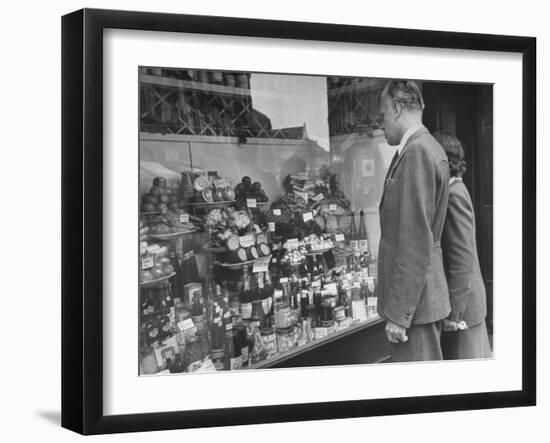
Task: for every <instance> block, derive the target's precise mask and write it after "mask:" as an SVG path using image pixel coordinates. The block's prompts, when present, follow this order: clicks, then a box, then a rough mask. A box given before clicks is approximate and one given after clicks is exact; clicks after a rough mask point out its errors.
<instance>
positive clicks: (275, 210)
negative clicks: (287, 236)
mask: <svg viewBox="0 0 550 443" xmlns="http://www.w3.org/2000/svg"><path fill="white" fill-rule="evenodd" d="M273 215H281V210H280V209H274V210H273Z"/></svg>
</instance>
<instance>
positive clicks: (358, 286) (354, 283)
mask: <svg viewBox="0 0 550 443" xmlns="http://www.w3.org/2000/svg"><path fill="white" fill-rule="evenodd" d="M353 287H354V288H360V287H361V284H360V283H359V282H358V281H354V282H353Z"/></svg>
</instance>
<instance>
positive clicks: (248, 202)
mask: <svg viewBox="0 0 550 443" xmlns="http://www.w3.org/2000/svg"><path fill="white" fill-rule="evenodd" d="M246 206H248V207H249V208H255V207H256V206H257V204H256V199H255V198H247V199H246Z"/></svg>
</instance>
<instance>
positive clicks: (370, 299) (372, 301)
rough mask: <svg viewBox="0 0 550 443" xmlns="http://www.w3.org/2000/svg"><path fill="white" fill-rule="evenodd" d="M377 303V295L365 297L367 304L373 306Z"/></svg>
mask: <svg viewBox="0 0 550 443" xmlns="http://www.w3.org/2000/svg"><path fill="white" fill-rule="evenodd" d="M377 304H378V297H367V305H368V306H375V307H376V305H377Z"/></svg>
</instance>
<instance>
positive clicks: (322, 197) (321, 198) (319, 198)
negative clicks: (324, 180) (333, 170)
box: [313, 192, 325, 202]
mask: <svg viewBox="0 0 550 443" xmlns="http://www.w3.org/2000/svg"><path fill="white" fill-rule="evenodd" d="M324 198H325V194H323V193H322V192H320V193H319V194H317V195H316V196H315V197H313V200H315V201H316V202H318V201H320V200H323V199H324Z"/></svg>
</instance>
